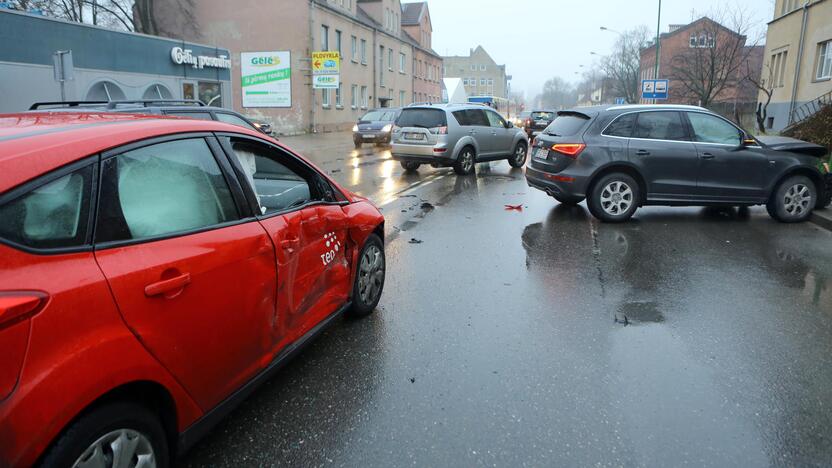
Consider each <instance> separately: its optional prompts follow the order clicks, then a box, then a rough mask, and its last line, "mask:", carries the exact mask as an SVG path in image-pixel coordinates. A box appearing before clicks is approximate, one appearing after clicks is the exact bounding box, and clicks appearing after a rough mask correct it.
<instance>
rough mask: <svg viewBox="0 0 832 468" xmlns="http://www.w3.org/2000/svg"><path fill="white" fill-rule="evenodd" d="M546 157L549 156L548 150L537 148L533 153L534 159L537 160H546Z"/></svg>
mask: <svg viewBox="0 0 832 468" xmlns="http://www.w3.org/2000/svg"><path fill="white" fill-rule="evenodd" d="M546 156H549V148H545V147H544V148H538V149H537V151H535V152H534V157H536V158H537V159H546Z"/></svg>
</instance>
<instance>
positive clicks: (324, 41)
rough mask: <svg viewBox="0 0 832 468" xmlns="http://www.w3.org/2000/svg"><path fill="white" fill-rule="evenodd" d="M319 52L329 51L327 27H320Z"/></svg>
mask: <svg viewBox="0 0 832 468" xmlns="http://www.w3.org/2000/svg"><path fill="white" fill-rule="evenodd" d="M321 50H329V26H326V25H323V24H322V25H321Z"/></svg>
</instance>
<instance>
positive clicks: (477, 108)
mask: <svg viewBox="0 0 832 468" xmlns="http://www.w3.org/2000/svg"><path fill="white" fill-rule="evenodd" d="M528 148H529V139H528V137H527V136H526V133H525V132H524V131H523V130H522V129H519V128H515V127H514V124H513V123H512V122H508V121H506V120H505V119H504V118H503V117H502V116H501V115H500V114H498V113H497V112H496V111H494V110H492V109H491V108H489V107H485V106H481V105H472V104H447V105H433V106H431V105H426V106H415V107H406V108H405V109H403V110H402V113H401V115H399V117H398V119H396V125H395V127H393V151H392V153H393V159H395V160H397V161H399V162H401V164H402V167H403V168H404V169H405V170H406V171H415V170H417V169H418V168H419V166H420V165H422V164H430V165H432V166H433V167H448V166H451V167H453V168H454V171H456V173H457V174H460V175H467V174H471V173H473V172H474V165H475V163H478V162H484V161H497V160H500V159H507V160H508V163H509V164H510V165H511V166H512V167H522V166H523V164H525V163H526V152H527V150H528Z"/></svg>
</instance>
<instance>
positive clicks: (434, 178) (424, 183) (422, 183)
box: [379, 174, 447, 206]
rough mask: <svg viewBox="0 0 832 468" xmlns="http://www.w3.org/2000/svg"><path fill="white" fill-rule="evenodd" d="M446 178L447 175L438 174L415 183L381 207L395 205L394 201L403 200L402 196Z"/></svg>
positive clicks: (395, 194)
mask: <svg viewBox="0 0 832 468" xmlns="http://www.w3.org/2000/svg"><path fill="white" fill-rule="evenodd" d="M445 176H447V174H438V175H433V176H431V177H430V178H426V179H424V180H420V181H418V182H414V183H412V184H410V185H408V186H407V187H406V188H404V189H402V190H400V191H399V192H396V193H394V194H393V195H392V196H391V197H390V198H388V199H387V200H384V201H383V202H381V203H379V206H386V205H389V204H390V203H393V202H394V201H396V200H398V199H399V198H401V197H402V196H404V195H407V194H408V193H410V192H413V191H415V190H416V189H418V188H422V187H427V186H428V185H430V184H432V183H434V182H436V181H437V180H439V179H441V178H443V177H445Z"/></svg>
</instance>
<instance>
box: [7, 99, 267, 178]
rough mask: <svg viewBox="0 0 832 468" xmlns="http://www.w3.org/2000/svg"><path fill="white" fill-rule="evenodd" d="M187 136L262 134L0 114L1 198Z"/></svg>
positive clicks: (195, 124) (193, 125)
mask: <svg viewBox="0 0 832 468" xmlns="http://www.w3.org/2000/svg"><path fill="white" fill-rule="evenodd" d="M185 132H235V133H244V134H247V135H251V136H256V137H259V138H264V139H267V140H271V139H270V138H268V137H265V136H264V135H263V134H261V133H258V132H255V131H253V130H249V129H246V128H243V127H239V126H237V125H232V124H227V123H223V122H217V121H212V120H190V119H183V118H176V117H164V116H157V115H133V114H115V113H72V112H27V113H23V114H0V193H2V192H5V191H6V190H8V189H10V188H12V187H15V186H17V185H19V184H22V183H24V182H26V181H28V180H30V179H33V178H35V177H38V176H40V175H42V174H44V173H46V172H49V171H51V170H52V169H55V168H58V167H61V166H64V165H66V164H69V163H71V162H73V161H77V160H79V159H82V158H84V157H86V156H90V155H93V154H96V153H98V152H101V151H105V150H107V149H110V148H113V147H116V146H120V145H123V144H126V143H129V142H132V141H137V140H142V139H146V138H153V137H156V136H162V135H170V134H174V133H185Z"/></svg>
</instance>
